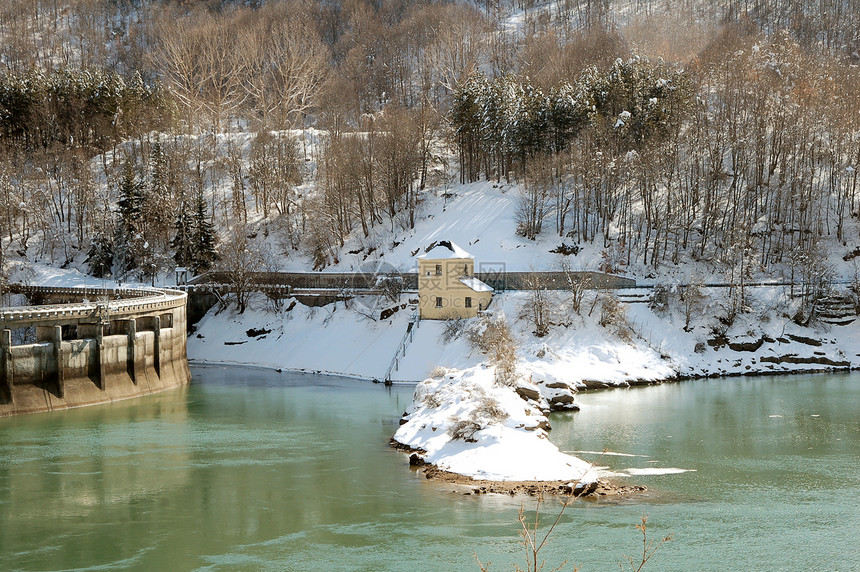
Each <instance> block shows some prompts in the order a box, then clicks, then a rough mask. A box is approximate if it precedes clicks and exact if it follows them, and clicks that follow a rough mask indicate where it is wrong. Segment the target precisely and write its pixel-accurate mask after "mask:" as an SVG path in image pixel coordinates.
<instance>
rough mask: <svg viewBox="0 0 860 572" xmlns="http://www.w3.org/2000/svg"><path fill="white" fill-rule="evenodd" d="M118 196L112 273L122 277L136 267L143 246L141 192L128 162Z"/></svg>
mask: <svg viewBox="0 0 860 572" xmlns="http://www.w3.org/2000/svg"><path fill="white" fill-rule="evenodd" d="M119 195H120V198H119V202H118V204H117V207H118V211H117V215H118V218H119V220H118V221H117V223H118V224H117V225H116V235H115V238H114V250H113V262H114V271H115V272H116V274H117V275H120V276H122V275H124V274H126V273H128V272H129V271H130V270H132V269H134V268H135V267H137V265H138V264H139V262H140V260H139V258H140V255H141V254H142V253H141V249H142V245H143V244H144V241H143V235H142V228H141V207H142V205H143V192H142V189H141V185H140V182H139V181H138V179H137V175H136V174H135V172H134V166H133V165H132V163H131V162H130V161H127V162H126V164H125V167H124V169H123V176H122V180H121V181H120V188H119Z"/></svg>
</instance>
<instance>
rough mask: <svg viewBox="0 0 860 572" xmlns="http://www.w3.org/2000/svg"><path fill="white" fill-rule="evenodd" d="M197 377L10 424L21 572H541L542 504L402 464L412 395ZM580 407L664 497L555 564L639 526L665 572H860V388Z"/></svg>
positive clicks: (238, 372)
mask: <svg viewBox="0 0 860 572" xmlns="http://www.w3.org/2000/svg"><path fill="white" fill-rule="evenodd" d="M193 374H194V380H193V383H192V385H191V386H190V387H189V388H185V389H183V390H177V391H171V392H167V393H163V394H159V395H155V396H150V397H146V398H142V399H139V400H135V401H128V402H122V403H117V404H113V405H109V406H106V407H98V408H88V409H80V410H72V411H67V412H60V413H57V414H51V415H34V416H26V417H17V418H12V419H0V435H2V441H0V554H2V555H3V557H2V558H3V566H2V567H3V568H4V569H61V568H62V569H70V568H72V569H74V568H76V569H94V568H99V567H108V568H126V569H137V570H156V569H158V570H161V569H174V570H187V569H197V568H210V567H211V568H216V569H225V570H233V569H241V570H245V569H247V570H256V569H270V570H308V569H336V570H371V569H373V570H378V569H385V570H415V569H420V570H461V569H475V568H476V566H475V563H474V559H473V555H474V554H475V553H477V554H478V556H479V557H480V558H481V560H482V561H487V560H491V561H492V562H493V563H494V564H493V569H506V568H510V564H511V563H513V562H522V559H521V547H520V546H519V544H518V537H517V532H518V528H517V527H518V525H517V521H516V517H517V510H518V508H519V507H520V504H521V502H522V499H518V498H513V499H512V498H509V497H506V496H492V495H490V496H474V495H470V496H466V495H463V494H462V492H463V491H457V492H455V491H454V488H453V487H452V486H451V485H441V484H437V483H432V482H428V481H426V480H425V479H423V478H422V477H420V475H418V474H416V473H414V472H412V471H410V470H409V468H408V467H407V466H406V462H405V458H404V457H403V455H401V454H400V453H397V452H395V451H393V450H391V449H390V448H389V447H388V440H389V438H390V437H391V435H393V433H394V432H395V430H396V428H397V425H398V418H399V415H400V414H401V413H402V412H403V410H404V409H405V408H406V407H407V406H408V404H409V403H410V402H411V394H412V388H411V387H409V386H395V387H393V388H383V387H382V386H378V385H373V384H370V383H365V382H359V381H354V380H348V379H338V378H331V377H323V376H310V375H295V374H277V373H274V372H268V371H262V370H253V369H238V368H236V369H230V368H214V367H206V368H195V369H194V370H193ZM579 399H580V401H581V402H582V404H583V410H582V411H581V412H579V413H576V414H560V415H555V416H554V417H553V419H552V423H553V432H552V439H553V441H554V442H556V443H558V444H559V446H560V447H561V448H562V449H565V450H572V451H580V452H581V453H580V455H581V456H583V458H586V459H591V460H594V461H595V462H596V463H597V464H600V465H602V466H606V467H607V468H608V470H610V471H614V472H627V473H628V474H629V473H631V472H638V473H640V474H637V475H636V476H630V477H626V479H628V480H629V481H630V482H633V483H636V484H646V485H648V486H649V487H650V489H651V491H650V492H649V493H647V494H645V495H643V496H641V497H637V498H635V499H626V500H624V499H622V500H618V499H613V500H610V501H605V502H599V503H593V502H583V503H577V504H576V505H574V508H573V509H572V510H570V511H569V512H568V513H567V514H565V517H564V519H562V522H561V523H560V525H559V528H558V534H557V535H556V538H555V540H554V541H553V542H552V543H551V544H550V546H549V548H548V552H547V554H546V556H547V558H548V561H549V562H550V563H553V562H555V563H557V562H560V561H561V560H564V559H572V560H573V561H574V562H576V563H579V564H583V565H584V568H585V569H588V570H605V569H609V568H615V567H616V566H617V563H618V562H620V561H621V560H622V558H623V554H625V553H626V554H634V553H635V551H636V550H637V549H638V547H639V541H640V537H639V536H637V532H636V530H635V528H634V525H635V524H636V523H637V522H638V521H639V519H640V518H641V516H642V513H643V512H647V513H648V514H649V515H650V517H649V524H650V525H653V529H651V530H653V533H654V537H655V538H656V537H657V535H661V534H666V533H668V532H674V533H675V537H676V540H674V541H672V542H671V543H669V544H668V545H666V546H665V547H664V548H663V549H661V552H660V553H659V554H658V556H657V557H655V558H656V561H655V562H656V563H655V565H654V567H653V569H656V570H691V569H693V570H705V569H711V570H713V569H731V570H740V569H756V570H782V569H786V568H795V569H798V568H799V569H834V570H853V569H860V560H858V556H855V554H854V551H853V550H850V549H848V548H847V547H848V546H850V545H853V543H856V539H857V533H856V530H858V526H860V504H858V500H857V494H856V492H857V490H858V489H860V463H858V461H860V425H858V424H860V416H858V414H857V411H860V376H810V377H795V378H764V379H743V380H742V379H731V380H711V381H692V382H684V383H679V384H671V385H664V386H659V387H652V388H639V389H631V390H626V391H609V392H602V393H592V394H586V395H581V396H580V398H579ZM777 416H779V417H777ZM604 449H608V450H609V451H610V453H612V454H605V455H602V454H600V453H599V452H600V451H603V450H604ZM668 469H686V470H691V471H693V472H685V473H677V474H666V473H668V472H669V471H668ZM650 473H663V474H650ZM527 502H529V507H531V504H530V501H527ZM545 509H546V512H547V513H548V514H549V513H551V512H553V509H552V506H548V507H545ZM789 564H790V566H789Z"/></svg>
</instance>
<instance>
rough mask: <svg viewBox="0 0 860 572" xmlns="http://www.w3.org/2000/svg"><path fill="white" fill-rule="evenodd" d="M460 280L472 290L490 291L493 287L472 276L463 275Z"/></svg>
mask: <svg viewBox="0 0 860 572" xmlns="http://www.w3.org/2000/svg"><path fill="white" fill-rule="evenodd" d="M460 282H462V283H463V284H465V285H466V286H468V287H469V288H471V289H472V290H474V291H475V292H492V291H493V287H492V286H489V285H487V284H484V283H483V282H481V281H480V280H478V279H477V278H475V277H474V276H463V277H462V278H460Z"/></svg>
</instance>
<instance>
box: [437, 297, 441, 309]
mask: <svg viewBox="0 0 860 572" xmlns="http://www.w3.org/2000/svg"><path fill="white" fill-rule="evenodd" d="M436 307H437V308H441V307H442V297H441V296H436Z"/></svg>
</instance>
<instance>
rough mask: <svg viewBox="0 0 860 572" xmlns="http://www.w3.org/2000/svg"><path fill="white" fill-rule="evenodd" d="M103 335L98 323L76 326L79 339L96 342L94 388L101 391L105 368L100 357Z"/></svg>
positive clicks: (101, 327) (100, 325) (103, 385)
mask: <svg viewBox="0 0 860 572" xmlns="http://www.w3.org/2000/svg"><path fill="white" fill-rule="evenodd" d="M104 335H105V332H104V326H102V324H101V323H100V322H99V323H97V324H78V337H80V338H81V339H92V340H95V342H96V363H97V364H98V374H97V376H98V380H97V381H96V386H97V387H98V388H99V389H102V390H103V389H104V388H105V381H104V380H105V366H104V359H103V356H102V350H104Z"/></svg>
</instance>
